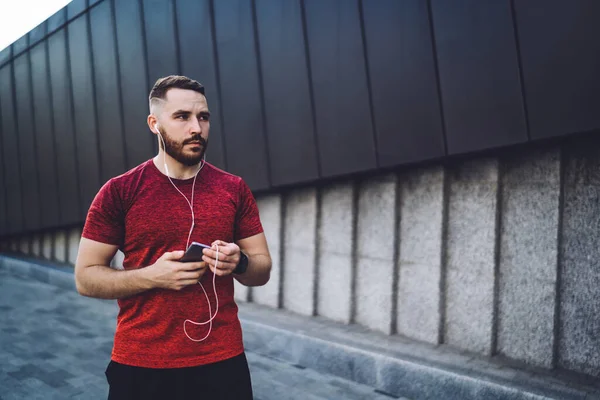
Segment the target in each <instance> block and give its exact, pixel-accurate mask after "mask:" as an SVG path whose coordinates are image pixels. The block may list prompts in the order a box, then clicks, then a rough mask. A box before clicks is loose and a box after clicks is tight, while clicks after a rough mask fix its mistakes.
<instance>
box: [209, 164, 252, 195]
mask: <svg viewBox="0 0 600 400" xmlns="http://www.w3.org/2000/svg"><path fill="white" fill-rule="evenodd" d="M204 168H206V169H207V173H206V179H207V180H208V181H209V182H210V183H211V184H218V186H220V187H222V188H224V189H227V190H231V191H238V190H239V189H240V186H242V185H245V183H244V180H243V179H242V178H241V177H240V176H237V175H234V174H232V173H229V172H227V171H223V170H222V169H220V168H217V167H215V166H214V165H212V164H210V163H208V162H207V163H206V164H205V165H204Z"/></svg>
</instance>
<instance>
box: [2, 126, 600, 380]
mask: <svg viewBox="0 0 600 400" xmlns="http://www.w3.org/2000/svg"><path fill="white" fill-rule="evenodd" d="M257 201H258V205H259V210H260V213H261V220H262V223H263V226H264V229H265V234H266V236H267V240H268V243H269V247H270V250H271V254H272V257H273V270H272V274H271V281H270V282H269V283H268V284H267V285H265V286H263V287H257V288H246V287H243V286H241V285H236V299H237V300H238V301H249V302H254V303H258V304H261V305H265V306H268V307H271V308H282V309H286V310H289V311H292V312H295V313H298V314H300V315H304V316H306V317H312V316H320V317H324V318H327V319H330V320H333V321H337V322H340V323H344V324H359V325H362V326H365V327H367V328H370V329H373V330H376V331H379V332H383V333H386V334H389V335H401V336H404V337H407V338H410V339H414V340H418V341H422V342H427V343H431V344H433V345H447V346H450V347H453V348H457V349H461V350H464V351H467V352H472V353H476V354H480V355H485V356H500V357H503V358H508V359H512V360H517V361H520V362H523V363H526V364H529V365H533V366H537V367H542V368H547V369H554V368H561V369H567V370H571V371H574V372H577V373H583V374H588V375H592V376H596V377H600V319H599V318H598V317H597V316H598V314H599V312H600V255H599V254H598V253H599V250H598V249H599V248H600V139H597V138H595V137H593V136H587V137H584V138H577V140H570V141H569V142H564V143H562V144H553V145H544V146H541V145H538V146H537V147H535V148H518V149H508V150H504V151H502V152H497V153H496V154H493V155H490V154H488V155H486V156H484V157H482V156H474V157H471V158H470V159H466V158H461V159H455V160H450V161H446V162H444V164H432V165H428V166H418V167H414V168H402V169H399V170H397V171H392V172H389V171H388V172H385V173H382V174H380V175H375V174H374V175H371V176H362V177H349V178H340V179H338V180H337V181H335V182H329V183H327V184H318V185H314V186H304V187H302V188H289V189H285V190H281V191H279V192H272V193H267V194H258V195H257ZM80 234H81V230H80V228H70V229H61V230H57V231H55V232H42V233H40V234H35V235H32V236H31V237H18V238H10V239H9V240H5V241H3V242H2V243H1V244H0V246H2V247H1V248H2V251H13V252H14V251H16V252H19V251H20V252H23V253H26V254H31V255H36V256H39V257H42V258H46V259H51V260H55V261H58V262H64V263H71V264H73V263H74V262H75V257H76V254H77V244H78V241H79V235H80ZM122 257H123V255H122V254H119V255H118V256H117V257H115V261H114V262H113V264H114V266H116V267H118V265H119V264H120V263H122Z"/></svg>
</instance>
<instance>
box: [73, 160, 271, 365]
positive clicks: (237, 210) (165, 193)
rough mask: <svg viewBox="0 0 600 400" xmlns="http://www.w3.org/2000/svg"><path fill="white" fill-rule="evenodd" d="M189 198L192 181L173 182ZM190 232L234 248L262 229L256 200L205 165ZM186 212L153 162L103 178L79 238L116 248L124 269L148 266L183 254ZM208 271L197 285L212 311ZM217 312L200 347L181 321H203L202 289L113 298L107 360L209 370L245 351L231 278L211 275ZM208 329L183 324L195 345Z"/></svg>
mask: <svg viewBox="0 0 600 400" xmlns="http://www.w3.org/2000/svg"><path fill="white" fill-rule="evenodd" d="M173 182H174V183H175V185H176V186H177V187H178V188H179V190H181V191H182V192H183V194H184V195H186V196H187V198H188V199H190V198H191V190H192V182H193V178H192V179H186V180H178V179H173ZM193 206H194V214H195V227H194V231H193V232H192V236H191V239H190V243H191V242H192V241H196V242H200V243H204V244H208V245H210V244H211V243H212V242H213V241H215V240H217V239H220V240H223V241H226V242H236V241H238V240H240V239H244V238H247V237H250V236H253V235H256V234H259V233H261V232H262V231H263V229H262V225H261V223H260V219H259V215H258V208H257V206H256V201H255V200H254V197H253V196H252V192H251V191H250V189H249V188H248V186H247V185H246V183H245V182H244V181H243V180H242V179H241V178H240V177H237V176H234V175H231V174H228V173H226V172H224V171H221V170H220V169H218V168H216V167H214V166H212V165H210V164H208V163H207V164H206V165H205V166H204V167H203V168H202V170H201V171H200V173H199V174H198V176H197V178H196V186H195V193H194V204H193ZM191 222H192V221H191V212H190V208H189V205H188V203H187V202H186V201H185V199H184V198H183V196H182V195H181V194H180V193H179V192H178V191H177V190H175V188H174V187H173V186H172V185H171V183H170V182H169V179H168V178H167V177H166V176H165V175H163V174H162V173H161V172H160V171H159V170H158V168H156V166H155V165H154V163H153V161H152V159H151V160H148V161H146V162H144V163H143V164H141V165H139V166H137V167H136V168H134V169H132V170H130V171H128V172H126V173H125V174H123V175H120V176H118V177H115V178H113V179H111V180H109V181H108V182H107V183H106V184H105V185H104V186H103V187H102V189H100V191H99V192H98V194H97V195H96V197H95V199H94V201H93V203H92V205H91V207H90V209H89V211H88V215H87V219H86V222H85V227H84V229H83V235H82V236H83V237H85V238H88V239H91V240H95V241H98V242H102V243H108V244H114V245H118V246H119V249H120V250H121V251H122V252H123V253H124V254H125V260H124V262H123V266H124V268H125V269H135V268H143V267H145V266H148V265H152V264H153V263H154V262H155V261H156V260H157V259H158V258H159V257H160V256H162V255H163V254H164V253H165V252H169V251H176V250H185V245H186V242H187V238H188V233H189V230H190V226H191ZM212 281H213V274H212V272H210V270H207V272H206V273H205V274H204V276H203V277H202V280H201V282H202V285H203V286H204V289H205V290H206V292H207V294H208V297H209V299H210V302H211V307H212V312H213V314H214V312H215V305H216V303H215V298H214V297H215V296H214V289H213V285H212ZM216 287H217V295H218V297H219V312H218V314H217V316H216V318H215V319H214V320H213V323H212V331H211V333H210V336H208V338H207V339H205V340H204V341H202V342H194V341H191V340H189V339H188V338H187V336H186V335H185V334H184V331H183V322H184V321H185V320H186V319H190V320H192V321H196V322H203V321H206V320H208V319H209V311H208V305H207V302H206V297H205V295H204V292H203V291H202V288H201V287H200V285H192V286H188V287H186V288H185V289H183V290H181V291H175V290H167V289H152V290H149V291H146V292H143V293H140V294H138V295H134V296H131V297H128V298H124V299H119V300H118V304H119V315H118V317H117V329H116V333H115V341H114V347H113V351H112V359H113V360H115V361H116V362H119V363H122V364H127V365H134V366H139V367H148V368H178V367H189V366H195V365H201V364H209V363H213V362H217V361H221V360H225V359H227V358H231V357H234V356H236V355H239V354H240V353H242V352H243V351H244V347H243V343H242V331H241V326H240V322H239V319H238V316H237V312H238V308H237V305H236V303H235V301H234V299H233V277H232V276H231V275H229V276H225V277H219V276H217V277H216ZM208 327H209V324H206V325H202V326H197V325H194V324H191V323H189V322H188V323H186V330H187V332H188V334H189V335H190V337H192V338H194V339H201V338H203V337H204V336H205V335H206V333H207V332H208Z"/></svg>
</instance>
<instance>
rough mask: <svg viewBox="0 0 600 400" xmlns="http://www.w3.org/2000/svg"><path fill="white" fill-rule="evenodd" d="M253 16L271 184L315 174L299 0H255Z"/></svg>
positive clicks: (315, 167) (314, 144)
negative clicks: (257, 46)
mask: <svg viewBox="0 0 600 400" xmlns="http://www.w3.org/2000/svg"><path fill="white" fill-rule="evenodd" d="M256 20H257V26H258V38H259V47H260V55H261V69H262V76H263V88H264V93H265V115H266V125H267V132H268V143H269V149H270V150H271V151H270V152H269V156H270V167H271V179H272V184H273V185H282V184H289V183H295V182H301V181H308V180H315V179H318V177H319V171H318V165H317V147H316V139H315V132H314V124H313V121H314V120H313V118H314V116H313V113H312V108H311V98H310V86H309V80H308V69H307V66H308V65H307V60H306V51H305V42H304V32H303V27H302V9H301V4H300V0H293V1H286V2H282V1H279V0H258V1H257V2H256Z"/></svg>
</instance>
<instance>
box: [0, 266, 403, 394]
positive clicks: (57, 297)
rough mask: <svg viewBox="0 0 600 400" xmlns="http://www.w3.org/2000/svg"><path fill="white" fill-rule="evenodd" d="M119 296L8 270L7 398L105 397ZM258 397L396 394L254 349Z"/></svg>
mask: <svg viewBox="0 0 600 400" xmlns="http://www.w3.org/2000/svg"><path fill="white" fill-rule="evenodd" d="M116 313H117V306H116V302H114V301H103V300H96V299H89V298H85V297H82V296H79V295H78V294H77V293H75V292H74V291H69V290H65V289H62V288H58V287H55V286H52V285H49V284H46V283H42V282H38V281H35V280H28V279H25V278H21V277H16V276H14V275H11V274H10V273H9V272H7V271H5V270H2V269H0V360H1V361H0V400H11V399H19V400H21V399H28V400H30V399H31V400H33V399H44V400H47V399H71V398H73V399H85V400H90V399H92V400H93V399H105V398H106V395H107V392H108V387H107V384H106V379H105V377H104V370H105V368H106V365H107V363H108V361H109V359H110V352H111V348H112V338H113V334H114V329H115V317H116ZM248 360H249V363H250V371H251V374H252V380H253V387H254V395H255V399H257V400H287V399H289V400H292V399H309V400H317V399H330V400H334V399H344V400H346V399H348V400H352V399H369V400H370V399H373V400H389V399H391V398H396V397H392V396H388V395H386V394H381V393H377V392H376V391H374V390H373V388H371V387H368V386H364V385H359V384H356V383H354V382H350V381H346V380H344V379H340V378H337V377H334V376H330V375H326V374H322V373H318V372H315V371H312V370H309V369H302V368H299V367H295V366H293V365H290V364H288V363H286V362H283V361H280V360H277V359H273V358H267V357H264V356H261V355H258V354H254V353H248Z"/></svg>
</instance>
